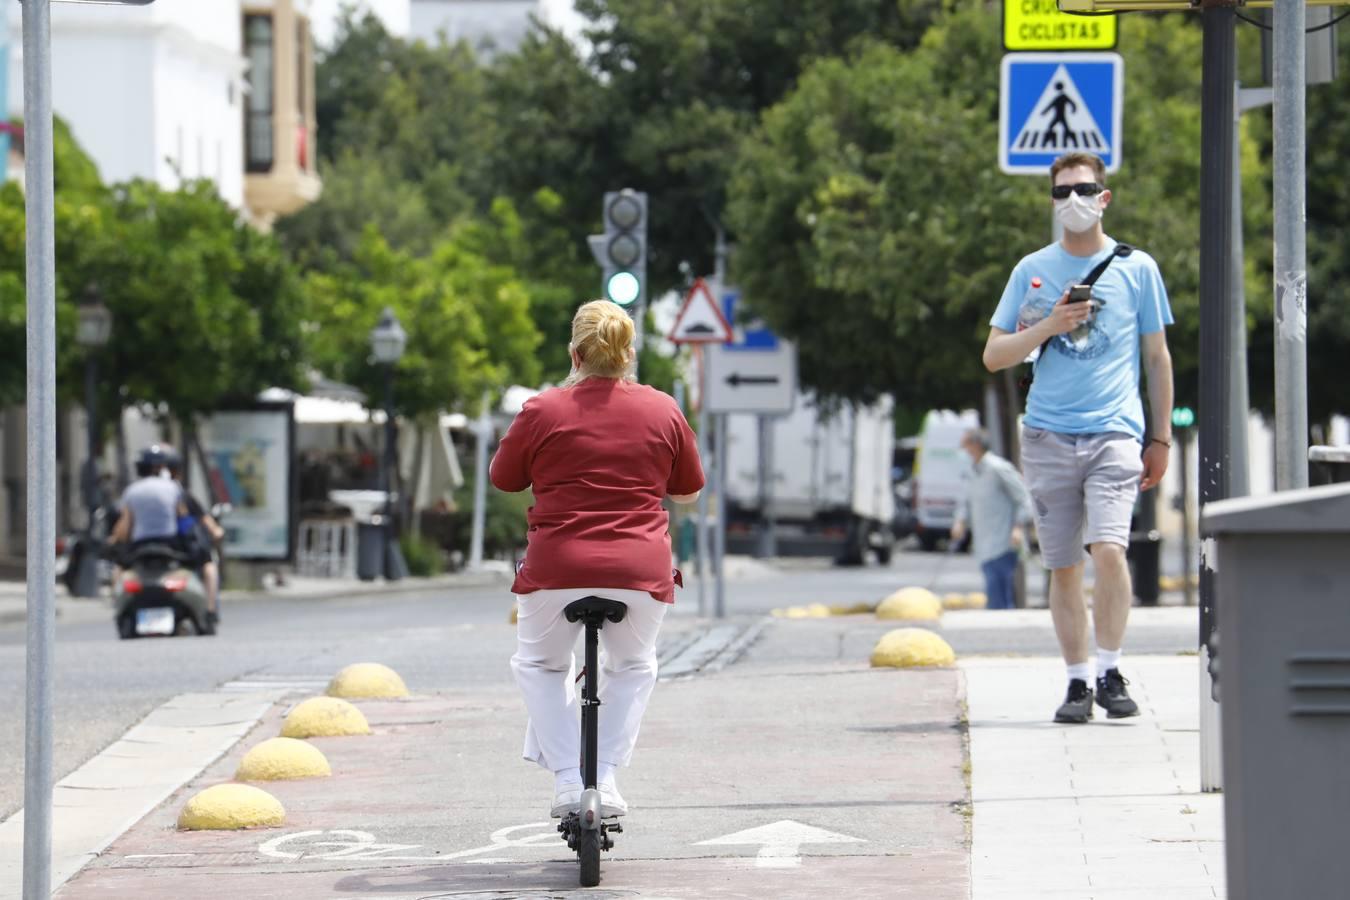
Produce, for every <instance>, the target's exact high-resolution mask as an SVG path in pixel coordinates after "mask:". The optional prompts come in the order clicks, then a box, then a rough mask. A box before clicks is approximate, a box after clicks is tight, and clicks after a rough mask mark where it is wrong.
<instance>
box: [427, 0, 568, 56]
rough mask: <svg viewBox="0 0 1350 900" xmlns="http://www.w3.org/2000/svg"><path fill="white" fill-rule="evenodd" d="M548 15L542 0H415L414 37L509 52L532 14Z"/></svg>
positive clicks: (518, 39)
mask: <svg viewBox="0 0 1350 900" xmlns="http://www.w3.org/2000/svg"><path fill="white" fill-rule="evenodd" d="M544 14H545V10H544V8H543V4H542V3H541V2H540V0H412V32H411V36H412V37H413V38H415V39H420V40H423V41H426V42H427V43H429V44H435V43H437V42H439V41H441V40H444V41H445V42H446V43H450V44H453V43H456V42H458V41H467V42H468V43H469V44H471V45H473V46H474V47H478V48H491V49H493V50H497V51H501V52H508V51H510V50H514V49H515V48H516V47H518V46H519V45H520V42H521V41H522V40H524V38H525V35H526V33H527V32H528V31H529V29H530V17H531V16H540V17H543V16H544Z"/></svg>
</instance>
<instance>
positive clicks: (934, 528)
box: [914, 409, 980, 551]
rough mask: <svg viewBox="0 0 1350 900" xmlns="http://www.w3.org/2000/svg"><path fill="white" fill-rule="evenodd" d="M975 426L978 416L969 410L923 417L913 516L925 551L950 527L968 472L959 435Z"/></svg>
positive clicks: (943, 411) (936, 412)
mask: <svg viewBox="0 0 1350 900" xmlns="http://www.w3.org/2000/svg"><path fill="white" fill-rule="evenodd" d="M979 427H980V415H979V413H977V412H976V411H975V410H973V409H967V410H963V411H962V412H959V413H957V412H953V411H952V410H950V409H934V410H929V411H928V415H926V416H924V419H923V430H922V431H921V432H920V433H919V449H918V453H917V454H915V457H914V515H915V519H916V520H917V522H916V526H915V533H916V534H918V536H919V544H920V545H921V546H922V547H923V549H925V550H929V551H932V550H936V549H937V547H938V544H939V543H941V542H942V541H944V540H946V538H947V535H948V534H949V533H950V532H951V530H952V523H953V522H954V521H955V520H956V509H957V507H958V506H960V504H961V503H962V501H964V500H965V498H966V489H967V485H968V483H969V479H970V474H971V472H970V457H969V456H967V455H966V453H965V451H964V450H962V449H961V438H962V436H963V435H965V433H966V432H968V431H970V430H971V429H973V428H979Z"/></svg>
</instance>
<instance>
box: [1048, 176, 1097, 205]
mask: <svg viewBox="0 0 1350 900" xmlns="http://www.w3.org/2000/svg"><path fill="white" fill-rule="evenodd" d="M1104 190H1106V185H1104V184H1098V183H1097V182H1095V181H1080V182H1078V183H1077V184H1057V185H1055V186H1054V187H1052V188H1051V189H1050V196H1051V197H1054V198H1055V199H1056V200H1068V199H1069V194H1071V193H1073V194H1077V195H1078V196H1080V197H1095V196H1096V195H1098V194H1100V193H1101V192H1102V191H1104Z"/></svg>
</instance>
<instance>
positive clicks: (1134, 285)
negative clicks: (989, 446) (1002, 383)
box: [989, 238, 1172, 440]
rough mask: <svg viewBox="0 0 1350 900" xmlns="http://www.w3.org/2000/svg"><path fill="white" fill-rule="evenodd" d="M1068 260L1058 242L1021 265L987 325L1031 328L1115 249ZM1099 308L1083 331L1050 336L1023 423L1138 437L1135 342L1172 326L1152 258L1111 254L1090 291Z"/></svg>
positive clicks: (1141, 427)
mask: <svg viewBox="0 0 1350 900" xmlns="http://www.w3.org/2000/svg"><path fill="white" fill-rule="evenodd" d="M1107 240H1108V241H1110V243H1111V247H1112V250H1104V251H1102V252H1100V253H1097V254H1095V255H1094V256H1092V257H1082V256H1073V255H1072V254H1070V253H1069V252H1068V251H1067V250H1065V249H1064V247H1063V245H1061V244H1060V243H1059V242H1058V241H1057V242H1055V243H1053V244H1050V245H1049V246H1047V247H1042V248H1041V249H1040V250H1037V251H1036V252H1035V253H1032V254H1031V255H1029V256H1026V257H1024V258H1023V259H1022V261H1021V262H1019V263H1018V264H1017V266H1016V268H1014V269H1013V271H1012V276H1011V277H1010V278H1009V279H1008V286H1007V287H1006V288H1004V289H1003V297H1002V299H1000V300H999V302H998V310H997V311H996V312H995V313H994V318H993V319H991V320H990V322H989V324H990V325H993V326H994V327H995V328H1001V329H1003V330H1004V331H1008V332H1015V331H1021V330H1023V329H1026V328H1030V327H1031V326H1033V325H1035V324H1036V323H1037V322H1039V321H1040V320H1041V319H1043V318H1045V317H1046V316H1047V315H1049V313H1050V310H1051V309H1053V308H1054V305H1055V304H1056V303H1058V302H1059V298H1060V297H1061V296H1063V294H1064V291H1065V289H1066V288H1068V287H1069V285H1071V284H1078V283H1079V282H1081V281H1082V280H1083V279H1084V278H1086V277H1087V276H1088V273H1089V272H1091V271H1092V269H1093V268H1094V267H1095V266H1096V265H1097V263H1099V262H1101V261H1102V260H1103V259H1105V258H1106V256H1107V255H1108V254H1109V253H1111V252H1113V250H1114V248H1115V241H1114V240H1111V239H1110V238H1108V239H1107ZM1092 297H1093V299H1094V300H1095V301H1100V304H1101V305H1100V306H1099V308H1098V309H1097V311H1096V312H1095V313H1094V314H1093V316H1092V317H1091V319H1090V320H1089V326H1088V327H1084V328H1081V329H1077V330H1075V331H1071V332H1069V333H1068V334H1061V335H1057V336H1055V337H1054V338H1053V339H1052V340H1051V341H1050V343H1049V344H1048V345H1047V346H1046V348H1045V352H1044V354H1042V358H1041V359H1040V360H1039V361H1038V362H1037V363H1036V377H1035V380H1033V381H1032V384H1031V393H1030V394H1029V395H1028V397H1027V413H1026V418H1025V419H1024V421H1025V423H1026V424H1027V425H1029V426H1031V427H1032V428H1044V429H1047V430H1049V431H1057V432H1060V433H1061V434H1100V433H1104V432H1109V431H1116V432H1124V433H1126V434H1132V435H1134V436H1135V437H1136V438H1138V439H1140V440H1143V438H1144V406H1143V403H1142V402H1141V400H1140V397H1139V339H1140V337H1141V336H1142V335H1146V334H1155V333H1157V332H1159V331H1162V330H1163V328H1164V327H1166V326H1168V325H1171V324H1172V308H1171V306H1170V305H1169V304H1168V302H1167V288H1165V287H1164V286H1163V280H1162V274H1161V273H1159V271H1158V264H1157V263H1156V262H1154V260H1153V257H1151V256H1149V255H1148V254H1147V253H1145V252H1144V251H1142V250H1135V251H1134V252H1133V253H1131V254H1130V255H1129V256H1120V257H1116V259H1115V260H1113V261H1112V263H1111V265H1110V266H1108V267H1107V269H1106V271H1105V272H1103V273H1102V275H1101V277H1100V278H1098V279H1097V281H1096V283H1095V284H1094V285H1093V286H1092Z"/></svg>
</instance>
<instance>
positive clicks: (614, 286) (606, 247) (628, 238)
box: [588, 188, 647, 309]
mask: <svg viewBox="0 0 1350 900" xmlns="http://www.w3.org/2000/svg"><path fill="white" fill-rule="evenodd" d="M602 212H603V215H604V222H605V233H604V234H593V235H591V236H590V238H589V239H588V242H589V244H590V247H591V253H592V254H593V255H594V256H595V261H596V262H597V263H599V264H600V268H601V270H602V272H603V275H602V277H601V279H600V290H601V294H602V295H603V296H604V298H605V299H606V300H610V301H613V302H614V303H617V304H618V305H620V306H622V307H623V308H624V309H630V308H631V307H633V306H634V305H636V304H638V303H639V302H641V301H645V300H646V298H647V195H646V194H645V193H642V192H641V191H635V190H633V189H631V188H624V189H623V190H621V191H609V192H608V193H606V194H605V203H604V208H603V210H602Z"/></svg>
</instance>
